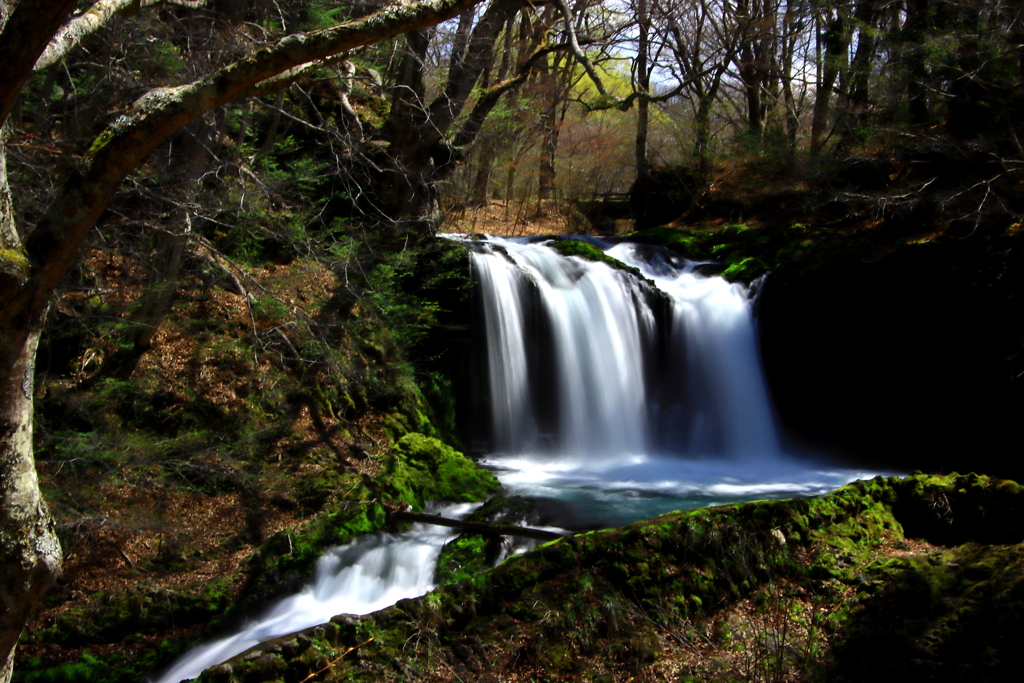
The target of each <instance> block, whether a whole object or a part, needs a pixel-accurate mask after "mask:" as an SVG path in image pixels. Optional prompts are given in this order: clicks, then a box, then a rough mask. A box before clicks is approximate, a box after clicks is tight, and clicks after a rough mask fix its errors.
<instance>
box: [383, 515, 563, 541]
mask: <svg viewBox="0 0 1024 683" xmlns="http://www.w3.org/2000/svg"><path fill="white" fill-rule="evenodd" d="M391 519H392V521H396V522H419V523H420V524H435V525H437V526H446V527H449V528H451V529H460V530H462V531H472V532H474V533H478V534H494V535H496V536H520V537H523V538H535V539H537V540H539V541H554V540H556V539H559V538H564V535H563V534H559V533H556V532H554V531H544V530H543V529H531V528H529V527H525V526H515V525H513V524H489V523H487V522H465V521H463V520H461V519H449V518H447V517H442V516H441V515H425V514H422V513H419V512H404V511H401V510H396V511H395V512H393V513H392V515H391Z"/></svg>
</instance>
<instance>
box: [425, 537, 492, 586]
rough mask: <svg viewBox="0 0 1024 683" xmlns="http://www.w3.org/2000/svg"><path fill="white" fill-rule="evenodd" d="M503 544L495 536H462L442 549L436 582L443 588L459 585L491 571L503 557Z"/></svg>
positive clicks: (438, 560) (438, 559) (438, 561)
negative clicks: (460, 582)
mask: <svg viewBox="0 0 1024 683" xmlns="http://www.w3.org/2000/svg"><path fill="white" fill-rule="evenodd" d="M501 544H502V542H501V538H499V537H498V536H496V535H495V534H473V533H466V534H460V535H459V536H458V537H457V538H455V539H454V540H452V541H449V542H448V543H445V545H444V547H443V548H441V555H440V556H439V557H438V558H437V573H436V574H435V577H434V581H435V582H436V583H437V584H439V585H442V586H443V585H446V584H450V583H458V582H459V581H465V580H466V579H471V578H473V577H474V576H475V575H476V574H479V573H480V572H482V571H485V570H487V569H490V568H491V567H493V566H494V563H495V562H497V560H498V558H499V557H500V556H501Z"/></svg>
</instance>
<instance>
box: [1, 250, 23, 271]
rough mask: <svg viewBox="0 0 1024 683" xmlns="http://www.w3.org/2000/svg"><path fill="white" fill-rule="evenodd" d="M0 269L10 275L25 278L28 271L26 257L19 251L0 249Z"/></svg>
mask: <svg viewBox="0 0 1024 683" xmlns="http://www.w3.org/2000/svg"><path fill="white" fill-rule="evenodd" d="M0 269H2V270H3V272H5V273H9V274H11V275H16V276H18V277H26V276H27V275H28V269H29V263H28V257H26V256H25V252H23V251H21V250H20V249H6V248H0Z"/></svg>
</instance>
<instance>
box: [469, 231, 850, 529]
mask: <svg viewBox="0 0 1024 683" xmlns="http://www.w3.org/2000/svg"><path fill="white" fill-rule="evenodd" d="M548 242H549V240H548V241H545V240H537V239H532V238H518V239H501V238H488V239H486V240H467V241H466V244H467V245H469V246H470V247H471V248H472V250H473V253H472V260H473V267H474V271H475V272H476V273H477V277H478V278H479V281H480V284H481V288H480V291H481V297H482V299H483V309H484V317H485V325H486V330H487V366H488V375H489V381H490V397H489V398H490V405H491V411H490V412H491V415H490V425H489V427H490V429H489V438H486V439H483V441H485V442H488V443H489V444H490V447H489V448H488V449H486V450H487V451H488V452H489V454H488V455H487V457H486V460H485V462H487V463H489V464H490V465H492V466H493V467H495V469H496V470H497V473H498V476H499V478H500V479H501V480H502V483H503V484H505V486H506V488H508V489H511V491H512V492H514V493H520V494H524V495H528V496H533V497H539V498H547V499H552V498H553V499H559V500H561V501H563V502H565V503H568V504H569V510H568V512H567V509H566V507H565V506H562V507H561V508H560V511H561V514H562V518H561V519H560V520H558V521H556V522H555V523H559V521H560V522H561V523H563V524H565V525H567V526H573V525H575V526H578V527H584V526H606V525H614V524H622V523H626V522H629V521H634V520H636V519H640V518H644V517H649V516H653V515H655V514H658V513H660V512H666V511H668V510H672V509H680V508H690V507H698V506H703V505H711V504H718V503H727V502H734V501H738V500H749V499H752V498H767V497H790V496H794V495H813V494H818V493H823V492H826V491H829V490H831V489H833V488H835V487H837V486H840V485H842V484H844V483H847V482H848V481H851V480H853V479H856V478H859V477H861V476H863V475H864V474H865V473H863V472H853V471H849V470H839V469H835V468H822V467H821V466H814V465H809V464H807V463H805V462H800V461H797V460H794V459H793V458H790V457H787V456H785V455H784V454H783V452H782V449H781V447H780V444H779V437H778V434H777V430H776V427H775V423H774V420H773V417H772V410H771V405H770V401H769V397H768V391H767V388H766V386H765V382H764V379H763V373H762V370H761V364H760V358H759V353H758V347H757V340H756V334H755V327H754V321H753V317H752V314H751V310H750V302H749V300H748V297H747V292H746V290H745V289H744V288H743V287H741V286H739V285H734V284H730V283H729V282H727V281H725V280H723V279H722V278H718V277H704V276H702V275H700V274H699V273H697V272H696V271H695V269H694V264H692V263H689V262H685V261H683V260H681V259H679V258H678V257H675V256H671V255H669V254H668V253H667V252H665V251H664V250H659V249H655V248H649V247H643V246H640V245H636V244H618V245H615V246H612V245H609V244H604V243H600V242H596V241H595V242H594V244H597V245H599V246H601V247H603V248H604V249H605V250H606V253H607V254H608V255H610V256H612V257H614V258H615V259H617V260H619V261H621V262H622V263H624V264H626V265H628V266H631V267H633V268H636V269H638V270H639V271H640V272H641V273H642V274H643V276H644V277H645V278H647V281H646V282H645V281H644V280H641V279H639V278H637V277H635V276H634V275H632V274H630V273H628V272H625V271H623V270H618V269H615V268H612V267H610V266H609V265H607V264H605V263H601V262H594V261H590V260H586V259H583V258H580V257H572V256H570V257H566V256H563V255H562V254H560V253H558V252H557V251H556V250H555V249H553V248H552V247H551V246H549V244H548ZM567 514H568V517H566V515H567Z"/></svg>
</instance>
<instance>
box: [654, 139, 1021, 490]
mask: <svg viewBox="0 0 1024 683" xmlns="http://www.w3.org/2000/svg"><path fill="white" fill-rule="evenodd" d="M756 170H757V169H754V171H756ZM1016 175H1017V170H1016V168H1015V167H1014V166H1013V164H1012V162H1006V161H1003V160H1001V159H1000V158H999V156H998V154H996V152H995V151H994V150H993V149H990V148H987V147H985V146H984V145H982V144H981V143H977V144H963V143H953V142H945V143H940V142H938V141H933V142H930V143H928V144H922V145H920V146H918V147H916V148H912V149H897V150H890V151H886V152H884V153H881V152H880V153H878V154H876V155H874V156H872V157H866V158H860V159H853V160H845V161H842V162H839V161H836V162H834V163H833V164H832V165H831V166H828V167H822V168H819V169H804V170H802V171H801V170H798V169H792V168H782V169H779V170H778V173H776V174H775V175H774V176H765V174H764V173H763V169H761V175H760V176H758V175H756V173H752V175H750V176H749V178H755V177H756V178H761V179H762V180H763V182H761V181H755V180H751V179H749V178H748V180H747V182H746V183H745V185H743V186H742V187H737V186H735V184H734V185H729V184H728V183H727V182H723V183H721V184H713V185H712V186H711V187H710V189H708V190H707V192H706V193H705V195H704V196H703V197H701V198H700V201H699V202H698V204H699V205H697V206H695V207H693V208H692V209H690V211H689V212H688V213H687V214H686V215H684V216H682V217H681V218H680V219H679V220H678V221H677V222H676V223H675V224H673V225H672V226H670V227H662V228H653V229H648V230H644V231H641V232H639V233H637V234H636V235H635V237H636V238H639V239H642V240H646V241H649V242H654V243H661V244H666V245H668V246H670V247H672V248H674V249H676V250H677V251H679V252H680V253H682V254H683V255H685V256H688V257H690V258H693V259H695V260H714V261H717V262H718V263H720V264H721V265H720V266H719V267H718V268H717V270H718V271H719V272H721V273H722V275H723V276H725V277H727V278H729V279H733V280H736V281H741V282H747V283H750V282H754V281H755V280H756V279H757V278H758V277H760V276H762V275H765V274H767V277H766V278H765V279H764V280H763V281H761V282H760V283H759V284H763V288H762V289H761V290H760V293H759V299H758V315H759V320H760V329H761V335H762V343H763V346H762V349H763V357H764V362H765V369H766V371H767V374H768V379H769V382H770V385H771V388H772V391H773V394H774V397H775V401H776V408H777V410H778V413H779V416H780V417H781V418H782V421H783V423H784V425H785V426H786V427H787V428H788V430H787V431H788V433H789V435H790V438H791V439H793V440H794V441H796V442H797V443H796V444H795V445H805V446H807V447H809V448H813V449H816V450H821V449H823V448H824V449H825V450H832V451H836V452H838V453H846V454H848V455H850V456H851V457H854V458H856V459H857V460H858V461H859V462H864V459H865V458H867V459H869V460H870V461H871V462H870V464H872V465H874V466H881V467H891V468H894V469H904V470H908V469H914V468H921V469H925V470H930V471H951V470H953V469H958V468H959V469H964V468H970V469H976V470H978V471H983V472H987V473H992V474H996V475H999V476H1007V477H1011V478H1020V477H1022V476H1024V463H1022V462H1021V461H1020V459H1019V458H1018V457H1017V456H1016V455H1015V454H1014V453H1013V452H1012V451H1013V449H1008V448H1007V447H1006V444H1008V443H1011V444H1012V443H1014V442H1015V439H1016V438H1017V434H1016V431H1017V429H1016V427H1017V424H1016V422H1017V419H1018V418H1017V417H1016V416H1018V415H1020V414H1021V408H1022V407H1024V382H1022V379H1021V378H1022V377H1024V355H1022V354H1021V353H1020V351H1021V348H1022V343H1024V231H1022V230H1021V217H1022V216H1024V192H1022V191H1021V187H1020V185H1019V183H1018V182H1017V180H1016ZM754 185H757V188H756V189H757V191H754V189H755V188H754ZM683 225H685V226H686V227H682V226H683Z"/></svg>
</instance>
